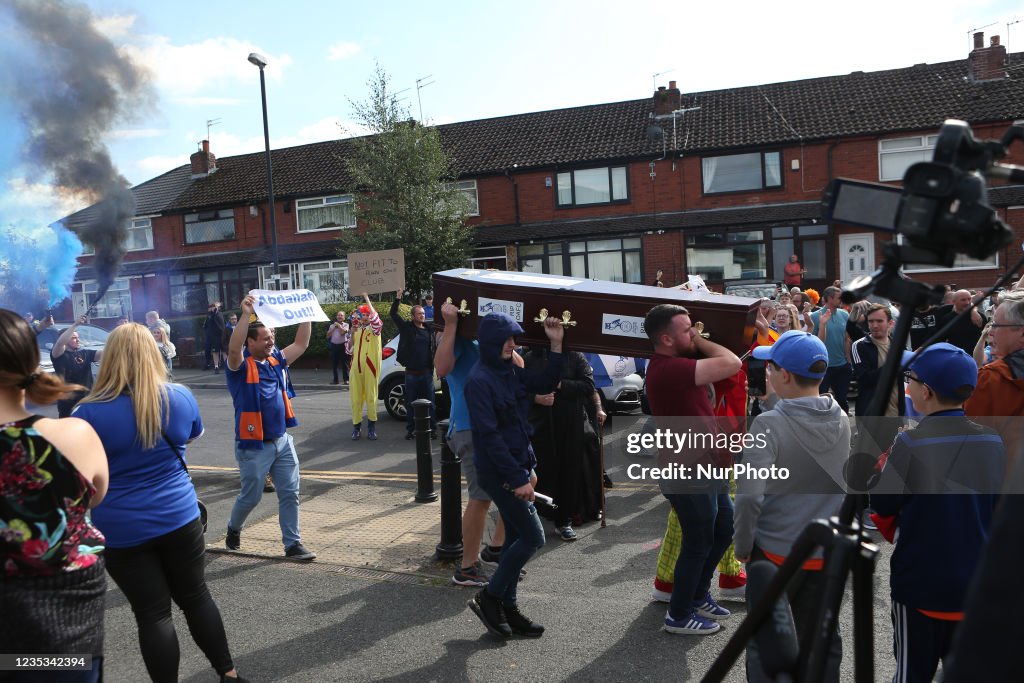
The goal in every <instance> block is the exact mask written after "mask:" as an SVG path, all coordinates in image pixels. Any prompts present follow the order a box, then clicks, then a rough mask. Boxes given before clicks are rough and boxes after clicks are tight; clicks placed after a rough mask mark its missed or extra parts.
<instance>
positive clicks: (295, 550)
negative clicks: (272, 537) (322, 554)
mask: <svg viewBox="0 0 1024 683" xmlns="http://www.w3.org/2000/svg"><path fill="white" fill-rule="evenodd" d="M284 556H285V557H287V558H288V559H289V560H305V561H307V562H308V561H309V560H315V559H316V553H314V552H313V551H312V550H309V549H308V548H306V546H304V545H302V543H301V542H300V541H296V542H295V543H292V544H291V545H290V546H288V549H287V550H285V551H284Z"/></svg>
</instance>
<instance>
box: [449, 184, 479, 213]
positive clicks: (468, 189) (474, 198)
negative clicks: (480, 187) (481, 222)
mask: <svg viewBox="0 0 1024 683" xmlns="http://www.w3.org/2000/svg"><path fill="white" fill-rule="evenodd" d="M444 186H445V189H448V190H455V191H457V192H458V193H459V194H460V195H461V196H462V197H463V199H464V200H465V209H464V213H465V215H467V216H479V215H480V197H479V196H478V195H477V191H476V181H475V180H459V181H458V182H454V183H445V185H444Z"/></svg>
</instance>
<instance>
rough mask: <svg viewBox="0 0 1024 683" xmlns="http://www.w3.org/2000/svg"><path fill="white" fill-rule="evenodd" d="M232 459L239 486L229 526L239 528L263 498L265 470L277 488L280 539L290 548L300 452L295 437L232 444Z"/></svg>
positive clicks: (294, 538)
mask: <svg viewBox="0 0 1024 683" xmlns="http://www.w3.org/2000/svg"><path fill="white" fill-rule="evenodd" d="M235 460H237V461H238V473H239V476H240V477H241V480H242V490H241V491H240V492H239V494H238V498H237V499H235V505H234V507H232V508H231V518H230V519H229V520H228V527H229V528H231V529H234V530H235V531H241V530H242V525H243V524H245V518H246V517H248V516H249V513H250V512H252V510H253V508H255V507H256V506H257V505H258V504H259V502H260V499H262V498H263V484H264V482H265V480H266V477H267V473H268V472H269V473H270V475H271V476H272V477H273V478H274V487H275V488H276V489H277V515H278V519H279V521H280V523H281V541H282V542H283V543H284V547H285V548H286V549H287V548H290V547H291V546H293V545H295V544H296V543H298V542H299V540H301V539H300V538H299V456H298V455H297V454H296V453H295V441H294V440H293V439H292V436H291V434H285V435H284V436H281V437H279V438H277V439H276V440H273V441H264V442H263V449H262V450H258V449H248V448H239V447H238V445H237V444H236V445H235Z"/></svg>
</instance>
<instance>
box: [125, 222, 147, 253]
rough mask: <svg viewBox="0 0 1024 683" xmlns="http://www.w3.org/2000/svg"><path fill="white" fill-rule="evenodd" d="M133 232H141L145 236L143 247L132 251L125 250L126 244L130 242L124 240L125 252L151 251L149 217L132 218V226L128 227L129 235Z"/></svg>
mask: <svg viewBox="0 0 1024 683" xmlns="http://www.w3.org/2000/svg"><path fill="white" fill-rule="evenodd" d="M133 232H142V233H143V234H144V235H145V236H146V245H147V246H145V247H136V248H134V249H127V246H128V244H131V243H132V241H131V240H130V239H128V238H126V239H125V247H126V250H127V251H151V250H152V249H153V220H152V218H150V217H149V216H143V217H141V218H133V219H132V224H131V225H130V226H128V233H129V235H130V234H131V233H133Z"/></svg>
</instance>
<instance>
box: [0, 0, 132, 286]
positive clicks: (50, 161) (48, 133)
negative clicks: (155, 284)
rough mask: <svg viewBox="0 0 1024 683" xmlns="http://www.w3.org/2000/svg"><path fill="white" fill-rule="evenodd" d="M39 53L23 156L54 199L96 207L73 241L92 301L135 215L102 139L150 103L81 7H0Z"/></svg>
mask: <svg viewBox="0 0 1024 683" xmlns="http://www.w3.org/2000/svg"><path fill="white" fill-rule="evenodd" d="M0 6H6V7H7V9H8V11H9V12H10V13H11V15H12V16H13V18H14V21H15V23H16V25H18V26H19V27H20V28H21V29H22V31H24V35H26V36H28V37H29V38H30V39H31V42H32V44H33V47H34V48H35V49H36V51H37V52H38V56H37V58H36V59H34V60H31V61H30V62H29V64H30V65H32V68H28V69H24V70H22V73H20V74H19V75H18V80H19V81H20V87H19V96H20V97H21V98H22V102H21V103H20V107H19V109H21V112H22V116H23V118H24V121H25V127H26V129H27V132H28V139H27V141H26V150H25V153H26V155H27V156H28V157H29V158H30V159H31V160H33V161H34V162H35V163H38V164H39V165H40V166H41V167H42V170H43V171H48V172H50V173H52V174H53V179H54V182H55V183H56V185H57V189H58V191H59V192H61V193H67V194H70V195H73V196H77V197H80V198H82V199H84V200H86V201H90V202H95V203H98V206H96V207H95V210H94V212H92V216H91V217H90V220H89V222H88V224H86V225H84V226H82V227H79V228H78V230H77V231H78V234H79V237H80V238H81V239H82V241H83V242H85V243H86V244H89V245H92V246H93V247H94V249H95V252H96V256H95V258H94V260H93V263H94V267H95V269H96V274H97V284H98V296H97V298H96V300H97V301H98V300H99V298H100V297H102V296H103V293H105V292H106V290H107V288H108V287H109V286H110V284H111V283H112V282H113V280H114V278H115V277H116V276H117V272H118V270H119V269H120V266H121V259H122V258H123V256H124V247H123V244H124V241H125V238H126V237H127V230H128V227H129V226H130V223H131V219H132V217H133V216H134V214H135V198H134V197H133V195H132V193H131V191H130V190H129V189H128V181H127V180H125V178H124V177H123V176H122V175H121V174H120V173H119V172H118V171H117V169H116V168H115V167H114V164H113V161H112V160H111V158H110V153H109V152H108V150H107V147H106V145H105V143H104V136H106V135H108V134H109V132H110V131H111V129H112V128H113V127H114V126H115V125H116V124H117V123H119V122H121V121H123V120H124V119H126V117H127V115H128V114H129V113H130V112H131V110H132V109H134V108H135V106H136V105H137V104H140V103H143V102H147V101H150V100H151V98H150V97H149V93H150V88H149V76H148V73H147V72H146V71H145V70H143V69H141V68H140V67H139V66H137V65H135V64H134V63H132V61H131V60H130V59H128V57H127V56H125V55H123V54H121V53H120V52H118V49H117V47H116V46H115V45H114V44H113V43H112V42H111V41H110V40H109V39H108V38H107V37H106V36H104V35H103V34H101V33H100V32H99V31H98V30H96V28H95V25H94V16H93V14H92V12H91V11H90V10H89V9H88V8H87V7H85V6H84V5H81V4H78V3H73V2H63V1H60V0H0Z"/></svg>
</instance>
